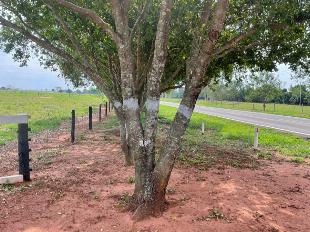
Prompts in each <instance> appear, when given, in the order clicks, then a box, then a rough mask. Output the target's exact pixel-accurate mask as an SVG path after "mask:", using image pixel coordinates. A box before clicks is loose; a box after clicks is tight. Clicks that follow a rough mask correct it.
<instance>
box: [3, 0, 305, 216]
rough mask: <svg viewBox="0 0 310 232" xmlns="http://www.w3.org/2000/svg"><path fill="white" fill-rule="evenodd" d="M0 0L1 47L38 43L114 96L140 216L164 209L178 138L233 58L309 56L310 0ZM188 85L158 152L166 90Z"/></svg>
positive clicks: (266, 63)
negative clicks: (205, 91) (161, 101)
mask: <svg viewBox="0 0 310 232" xmlns="http://www.w3.org/2000/svg"><path fill="white" fill-rule="evenodd" d="M0 2H1V16H0V24H1V25H2V28H1V32H0V33H1V34H0V38H1V43H0V44H1V47H2V49H3V50H4V51H6V52H12V53H13V54H14V59H15V60H19V61H21V62H22V64H25V63H26V61H27V59H28V58H29V57H30V54H31V52H32V53H35V54H36V55H37V57H38V58H39V59H40V61H41V63H42V65H45V66H48V67H52V68H57V69H59V70H61V72H62V74H63V75H64V77H66V78H68V79H70V80H71V81H72V82H73V83H74V84H75V85H79V84H81V83H83V81H84V80H85V79H90V80H92V81H93V82H94V84H95V85H96V86H97V87H98V89H100V90H101V91H103V92H104V93H105V95H106V96H108V98H109V99H110V101H111V102H112V103H113V105H114V107H115V110H116V114H117V117H118V118H119V120H120V122H121V138H122V141H123V142H122V147H123V150H124V152H125V154H126V156H125V157H126V161H127V163H128V164H130V163H131V162H134V165H135V191H134V194H133V196H132V201H131V202H132V209H133V210H135V213H134V216H135V218H142V217H144V216H147V215H152V214H156V213H158V212H160V211H162V209H164V206H165V193H166V188H167V185H168V182H169V178H170V175H171V171H172V169H173V166H174V163H175V160H176V158H177V156H178V153H179V144H180V141H181V138H182V136H183V135H184V133H185V130H186V128H187V126H188V123H189V121H190V118H191V115H192V113H193V109H194V107H195V104H196V100H197V98H198V96H199V94H200V92H201V90H202V89H203V88H204V87H205V86H208V84H209V83H210V82H211V81H212V80H216V79H218V78H219V77H220V76H221V74H223V75H224V76H226V77H227V78H229V77H230V74H231V73H232V70H234V68H236V67H238V68H253V69H260V70H273V69H274V68H275V67H276V63H277V62H279V63H281V62H285V63H291V64H292V65H294V64H297V63H300V62H304V63H306V62H307V58H309V51H308V50H307V49H308V48H309V47H308V42H309V23H308V21H307V20H308V19H309V15H310V14H309V1H306V0H303V1H297V0H288V1H271V0H258V1H248V0H240V1H233V0H217V1H215V0H206V1H188V0H178V1H173V0H161V1H159V0H154V1H149V0H145V1H143V0H131V1H130V0H103V1H86V0H75V1H69V0H32V1H30V0H24V1H20V0H0ZM183 85H184V86H185V90H184V94H183V98H182V101H181V103H180V106H179V109H178V111H177V113H176V116H175V119H174V121H173V123H172V125H171V127H170V130H169V132H168V135H167V138H166V140H165V141H166V142H165V144H164V145H163V149H162V151H161V152H160V156H159V158H158V160H155V148H156V147H155V144H156V143H155V142H156V131H157V124H158V112H159V99H160V94H161V92H165V91H167V90H169V89H173V88H176V87H180V86H183ZM143 109H144V110H143ZM143 112H144V113H145V117H144V118H145V119H144V120H143V121H142V120H141V116H142V113H143Z"/></svg>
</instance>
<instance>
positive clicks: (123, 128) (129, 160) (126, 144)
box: [120, 120, 133, 166]
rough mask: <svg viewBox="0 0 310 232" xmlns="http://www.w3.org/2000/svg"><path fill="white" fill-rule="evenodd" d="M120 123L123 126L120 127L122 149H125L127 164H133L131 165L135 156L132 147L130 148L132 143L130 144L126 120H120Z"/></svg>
mask: <svg viewBox="0 0 310 232" xmlns="http://www.w3.org/2000/svg"><path fill="white" fill-rule="evenodd" d="M120 123H121V128H120V135H121V136H120V137H121V146H122V151H123V153H124V156H125V162H126V166H131V165H133V157H132V153H131V149H130V145H129V139H128V132H127V128H126V122H125V121H124V120H123V121H120Z"/></svg>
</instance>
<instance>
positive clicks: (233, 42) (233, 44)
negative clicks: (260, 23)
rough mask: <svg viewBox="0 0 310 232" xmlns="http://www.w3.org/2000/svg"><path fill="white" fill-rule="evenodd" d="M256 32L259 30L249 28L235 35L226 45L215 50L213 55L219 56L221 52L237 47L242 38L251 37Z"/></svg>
mask: <svg viewBox="0 0 310 232" xmlns="http://www.w3.org/2000/svg"><path fill="white" fill-rule="evenodd" d="M256 32H257V30H256V29H249V30H248V31H247V32H245V33H242V34H240V35H237V36H235V37H234V38H232V39H231V40H229V41H228V42H227V43H226V44H225V45H224V46H222V47H220V48H218V49H217V50H216V51H215V52H214V54H213V55H214V56H218V55H220V54H221V53H223V52H225V51H226V50H230V49H232V48H234V47H236V46H237V45H238V44H239V43H240V42H241V41H242V40H245V39H247V38H249V37H250V36H252V35H254V34H255V33H256Z"/></svg>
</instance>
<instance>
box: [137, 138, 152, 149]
mask: <svg viewBox="0 0 310 232" xmlns="http://www.w3.org/2000/svg"><path fill="white" fill-rule="evenodd" d="M151 142H152V141H151V140H150V139H148V140H145V141H144V140H140V141H139V146H140V147H146V146H148V145H150V144H151Z"/></svg>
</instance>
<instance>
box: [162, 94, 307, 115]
mask: <svg viewBox="0 0 310 232" xmlns="http://www.w3.org/2000/svg"><path fill="white" fill-rule="evenodd" d="M162 101H168V102H176V103H179V102H180V99H176V98H163V99H162ZM197 105H199V106H209V107H218V108H225V109H235V110H246V111H253V112H263V113H268V114H279V115H287V116H294V117H302V118H310V106H304V107H303V109H302V107H301V106H299V105H286V104H275V105H274V104H273V103H272V104H266V110H265V111H264V108H263V104H262V103H250V102H227V101H215V102H211V101H205V100H199V101H197Z"/></svg>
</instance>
